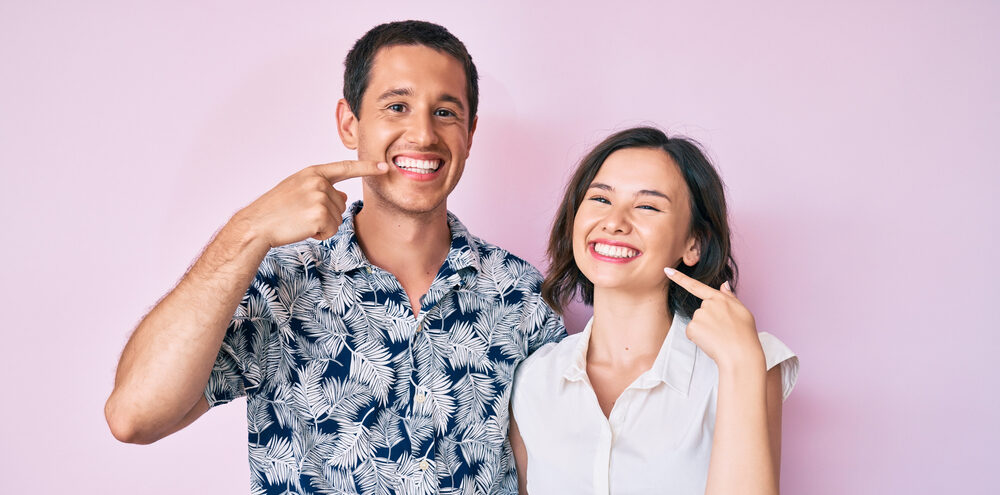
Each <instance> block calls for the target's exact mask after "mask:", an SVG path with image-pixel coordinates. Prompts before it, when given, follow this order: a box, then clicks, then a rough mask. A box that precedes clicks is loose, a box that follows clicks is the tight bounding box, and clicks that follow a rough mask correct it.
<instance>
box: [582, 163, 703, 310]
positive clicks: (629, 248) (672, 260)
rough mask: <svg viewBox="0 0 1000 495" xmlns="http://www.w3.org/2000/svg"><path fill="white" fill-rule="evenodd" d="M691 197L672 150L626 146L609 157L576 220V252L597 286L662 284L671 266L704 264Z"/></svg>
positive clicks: (642, 288)
mask: <svg viewBox="0 0 1000 495" xmlns="http://www.w3.org/2000/svg"><path fill="white" fill-rule="evenodd" d="M690 203H691V200H690V194H689V193H688V188H687V184H686V183H685V182H684V178H683V177H682V176H681V172H680V168H678V166H677V164H675V163H674V160H673V159H672V158H671V157H670V155H668V154H667V153H666V152H665V151H663V150H661V149H656V148H626V149H621V150H618V151H615V152H614V153H612V154H611V155H610V156H608V158H607V160H605V161H604V165H602V166H601V169H600V170H599V171H598V172H597V176H596V177H594V180H593V182H591V183H590V187H589V188H588V189H587V192H586V194H585V195H584V199H583V202H582V203H581V204H580V208H579V209H577V212H576V218H575V219H574V222H573V257H574V258H575V260H576V264H577V266H578V267H579V268H580V271H581V272H583V274H584V275H585V276H586V277H587V279H589V280H590V281H591V282H592V283H593V284H594V289H595V291H599V290H602V289H623V290H626V291H631V292H646V291H649V290H653V289H657V290H662V289H663V287H664V284H665V282H666V280H667V279H666V275H664V274H663V268H664V267H666V266H670V267H676V266H678V264H679V263H680V262H684V263H685V264H687V265H694V264H695V263H697V262H698V255H699V253H698V247H697V245H696V241H695V239H694V238H692V237H691V236H689V235H688V234H689V230H690V224H691V209H690Z"/></svg>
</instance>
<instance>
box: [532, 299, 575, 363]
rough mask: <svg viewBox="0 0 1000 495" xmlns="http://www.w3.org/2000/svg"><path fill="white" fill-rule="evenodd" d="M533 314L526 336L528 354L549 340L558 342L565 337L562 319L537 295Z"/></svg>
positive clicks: (564, 326)
mask: <svg viewBox="0 0 1000 495" xmlns="http://www.w3.org/2000/svg"><path fill="white" fill-rule="evenodd" d="M533 313H534V315H532V316H533V317H532V318H531V320H532V322H533V327H534V328H532V329H531V331H530V333H529V337H528V354H531V353H533V352H535V351H536V350H538V348H539V347H542V346H543V345H545V344H548V343H549V342H559V341H561V340H562V339H564V338H566V325H565V324H564V323H563V319H562V317H561V316H559V314H558V313H556V312H555V311H554V310H553V309H552V308H550V307H549V305H548V304H546V303H545V301H544V300H542V298H541V297H540V296H539V297H538V298H537V299H536V300H535V307H534V311H533Z"/></svg>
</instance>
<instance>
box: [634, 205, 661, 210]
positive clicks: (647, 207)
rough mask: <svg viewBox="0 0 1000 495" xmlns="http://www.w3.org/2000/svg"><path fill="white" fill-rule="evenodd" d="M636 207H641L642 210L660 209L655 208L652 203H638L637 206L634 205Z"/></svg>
mask: <svg viewBox="0 0 1000 495" xmlns="http://www.w3.org/2000/svg"><path fill="white" fill-rule="evenodd" d="M636 208H639V209H642V210H650V211H660V209H659V208H657V207H655V206H652V205H639V206H636Z"/></svg>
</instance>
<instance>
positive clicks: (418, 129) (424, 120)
mask: <svg viewBox="0 0 1000 495" xmlns="http://www.w3.org/2000/svg"><path fill="white" fill-rule="evenodd" d="M406 140H407V142H410V143H413V144H415V145H417V146H419V147H420V148H427V147H430V146H433V145H435V144H437V141H438V136H437V129H435V128H434V117H433V116H432V115H429V114H428V113H427V112H414V113H413V114H412V117H411V118H410V121H409V125H408V126H407V129H406Z"/></svg>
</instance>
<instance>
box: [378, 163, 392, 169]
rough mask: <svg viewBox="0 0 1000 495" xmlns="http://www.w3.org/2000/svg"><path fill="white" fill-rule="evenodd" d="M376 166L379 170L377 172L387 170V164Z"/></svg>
mask: <svg viewBox="0 0 1000 495" xmlns="http://www.w3.org/2000/svg"><path fill="white" fill-rule="evenodd" d="M377 166H378V169H379V170H383V171H384V170H389V164H388V163H385V162H378V165H377Z"/></svg>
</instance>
